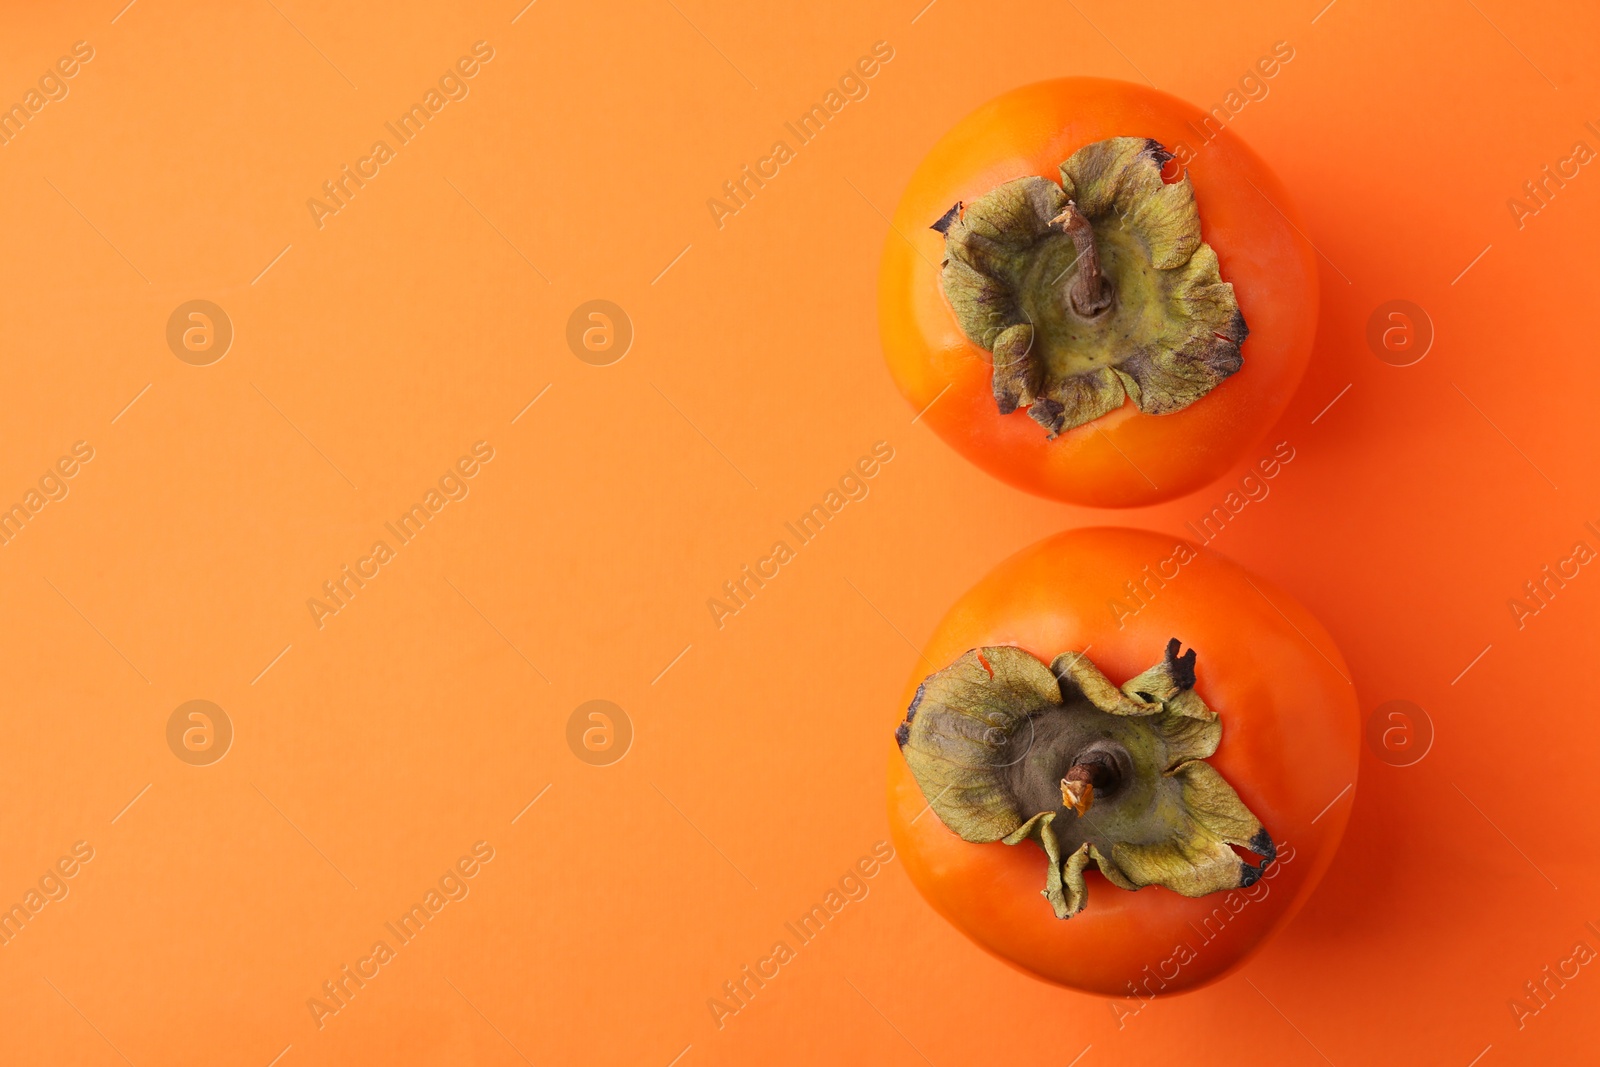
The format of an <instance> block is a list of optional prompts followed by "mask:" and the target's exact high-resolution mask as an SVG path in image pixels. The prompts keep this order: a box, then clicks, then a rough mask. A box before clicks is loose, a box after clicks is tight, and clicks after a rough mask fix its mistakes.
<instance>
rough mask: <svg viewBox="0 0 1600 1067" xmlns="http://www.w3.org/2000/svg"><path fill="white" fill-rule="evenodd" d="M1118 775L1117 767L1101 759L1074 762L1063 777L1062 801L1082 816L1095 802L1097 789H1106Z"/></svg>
mask: <svg viewBox="0 0 1600 1067" xmlns="http://www.w3.org/2000/svg"><path fill="white" fill-rule="evenodd" d="M1117 777H1118V775H1117V771H1116V768H1114V767H1112V766H1111V765H1110V764H1108V763H1104V762H1102V761H1100V760H1090V761H1088V762H1084V763H1074V764H1073V765H1072V766H1071V767H1069V768H1067V774H1066V777H1064V778H1062V779H1061V803H1062V804H1063V805H1065V806H1066V807H1069V808H1071V809H1072V810H1073V811H1074V812H1076V813H1077V815H1078V817H1079V818H1082V817H1083V816H1084V815H1085V814H1087V813H1088V811H1089V806H1090V805H1091V804H1093V803H1094V792H1095V789H1096V788H1099V789H1101V790H1105V789H1106V788H1108V787H1110V786H1111V785H1113V784H1114V783H1115V781H1116V779H1117Z"/></svg>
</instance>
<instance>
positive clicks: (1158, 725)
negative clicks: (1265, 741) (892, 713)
mask: <svg viewBox="0 0 1600 1067" xmlns="http://www.w3.org/2000/svg"><path fill="white" fill-rule="evenodd" d="M1181 647H1182V646H1181V644H1180V642H1179V641H1178V639H1177V638H1173V639H1172V640H1171V641H1169V642H1168V643H1167V646H1166V649H1165V651H1164V654H1163V657H1162V659H1161V661H1160V662H1159V663H1157V664H1156V665H1155V666H1153V667H1151V668H1149V669H1148V670H1146V671H1144V672H1143V673H1141V674H1139V675H1138V676H1137V677H1134V678H1132V679H1130V680H1129V681H1127V682H1126V683H1124V684H1123V685H1122V686H1121V687H1118V686H1116V685H1113V684H1112V682H1111V681H1110V680H1109V679H1108V678H1106V676H1105V675H1104V674H1102V673H1101V672H1100V670H1099V669H1098V668H1097V667H1096V666H1095V665H1094V663H1093V662H1091V661H1090V659H1089V658H1088V656H1086V655H1084V654H1083V653H1080V652H1063V653H1062V654H1060V655H1059V656H1057V657H1056V658H1055V659H1054V660H1053V661H1052V662H1051V663H1050V665H1049V666H1048V667H1047V666H1046V665H1045V664H1044V663H1042V662H1040V661H1039V660H1038V659H1036V658H1035V657H1034V656H1032V655H1030V654H1029V653H1027V652H1025V651H1023V650H1022V649H1019V648H1015V647H1012V646H1008V645H997V646H990V647H985V648H978V649H972V650H970V651H968V652H966V653H964V654H963V655H962V656H960V657H959V658H958V659H957V660H956V661H955V662H954V663H952V664H950V665H949V666H947V667H944V668H942V669H941V670H938V671H935V672H934V673H933V674H931V675H929V676H928V677H927V679H926V680H924V681H923V683H922V685H921V686H919V687H918V689H917V693H916V697H915V698H914V699H913V700H912V702H911V706H910V709H909V710H908V711H907V712H906V717H905V721H904V722H902V723H901V724H900V725H899V726H898V727H897V728H896V730H895V740H896V741H897V742H898V744H899V746H900V751H901V753H902V755H903V756H904V757H905V760H906V763H907V765H908V766H909V767H910V769H911V772H912V774H913V775H914V776H915V778H916V781H917V784H918V786H919V787H920V788H921V790H922V792H923V795H924V796H925V797H926V798H927V801H928V805H929V807H930V808H931V809H932V810H933V812H934V814H935V815H937V816H938V817H939V819H940V821H941V822H943V823H944V825H945V826H946V827H948V828H949V829H950V830H952V831H953V832H955V833H956V834H957V835H959V836H960V837H961V838H962V839H963V840H965V841H970V842H976V843H987V842H993V841H1002V842H1004V843H1005V844H1008V845H1016V844H1020V843H1021V842H1023V841H1025V840H1032V841H1034V842H1035V843H1036V844H1038V846H1039V847H1040V848H1042V849H1043V850H1044V852H1045V854H1046V855H1047V856H1048V857H1049V861H1050V862H1049V867H1048V869H1047V871H1046V877H1045V886H1044V889H1043V890H1042V893H1043V895H1044V896H1045V898H1046V899H1047V900H1048V901H1049V902H1050V906H1051V907H1052V908H1053V909H1054V911H1055V915H1056V917H1057V918H1060V919H1070V918H1071V917H1072V916H1074V915H1077V914H1078V913H1079V912H1081V911H1082V910H1083V909H1084V908H1085V907H1086V906H1087V905H1088V891H1087V887H1086V886H1085V883H1084V878H1083V872H1084V870H1085V868H1087V867H1088V866H1089V864H1090V863H1093V864H1094V865H1095V866H1096V867H1097V868H1098V869H1099V871H1100V873H1101V874H1103V875H1105V877H1106V880H1107V881H1109V882H1110V883H1111V884H1112V885H1114V886H1116V887H1118V888H1120V889H1125V890H1136V889H1140V888H1142V887H1144V886H1147V885H1159V886H1164V887H1165V888H1167V889H1170V890H1172V891H1173V892H1176V893H1180V894H1182V895H1183V896H1189V897H1198V896H1204V895H1206V894H1208V893H1216V892H1221V891H1224V890H1229V889H1237V888H1241V887H1245V886H1250V885H1253V884H1254V883H1255V881H1256V880H1257V879H1259V878H1260V877H1261V875H1262V874H1263V872H1265V871H1266V869H1267V866H1268V865H1269V864H1270V863H1272V861H1273V859H1274V858H1275V857H1276V855H1277V849H1276V846H1275V845H1274V844H1273V840H1272V837H1271V835H1270V834H1269V833H1268V832H1267V830H1266V828H1265V827H1263V826H1262V825H1261V822H1260V820H1259V819H1257V818H1256V816H1255V815H1254V814H1253V813H1252V812H1251V811H1250V810H1249V808H1247V807H1246V806H1245V804H1244V802H1243V801H1242V800H1240V799H1239V795H1238V793H1236V792H1235V791H1234V789H1233V787H1232V786H1231V785H1229V784H1228V782H1227V781H1226V780H1224V779H1223V777H1222V775H1221V774H1219V773H1218V772H1217V771H1216V770H1215V769H1214V768H1213V767H1212V766H1211V765H1210V764H1208V763H1206V762H1205V760H1206V759H1207V758H1208V757H1210V756H1211V755H1213V754H1214V753H1215V752H1216V750H1217V746H1218V745H1219V744H1220V743H1221V740H1222V722H1221V719H1220V717H1219V716H1218V715H1217V713H1216V712H1214V711H1212V710H1211V709H1210V708H1208V707H1207V706H1206V705H1205V702H1204V701H1203V700H1201V699H1200V696H1199V694H1198V693H1196V692H1195V689H1194V685H1195V659H1196V657H1195V652H1194V650H1193V649H1190V650H1189V651H1188V652H1185V653H1183V654H1182V655H1180V654H1179V650H1180V648H1181ZM1236 845H1237V846H1241V847H1243V848H1247V849H1249V850H1250V851H1251V852H1253V853H1255V854H1256V855H1257V856H1259V857H1261V861H1260V863H1259V864H1252V863H1248V862H1246V861H1245V860H1243V859H1241V858H1240V856H1239V854H1238V853H1237V852H1235V851H1234V848H1233V846H1236Z"/></svg>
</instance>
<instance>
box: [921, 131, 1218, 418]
mask: <svg viewBox="0 0 1600 1067" xmlns="http://www.w3.org/2000/svg"><path fill="white" fill-rule="evenodd" d="M1172 158H1173V157H1172V154H1171V153H1170V152H1168V151H1167V150H1166V149H1165V148H1163V147H1162V146H1161V145H1160V144H1159V143H1157V142H1155V141H1152V140H1150V139H1148V138H1144V137H1113V138H1111V139H1110V140H1106V141H1099V142H1097V143H1095V144H1091V145H1087V146H1085V147H1084V148H1081V149H1079V150H1078V151H1077V152H1074V153H1073V154H1072V156H1071V158H1069V159H1068V160H1067V161H1066V162H1065V163H1063V164H1061V184H1060V185H1057V184H1056V183H1055V182H1052V181H1049V180H1048V179H1045V178H1039V177H1027V178H1018V179H1016V180H1015V181H1010V182H1006V183H1005V184H1004V185H1001V186H999V187H998V188H996V189H993V190H991V191H990V192H988V193H986V194H985V195H984V196H982V197H980V198H979V199H978V200H976V201H974V202H972V203H970V204H966V205H962V204H957V205H956V206H955V207H954V208H952V209H951V210H950V211H949V212H947V213H946V214H945V216H944V217H943V218H941V219H940V220H939V221H938V222H936V223H934V226H933V228H934V229H936V230H938V231H939V232H941V233H943V234H944V236H945V260H944V264H943V266H942V267H941V270H940V279H941V282H942V284H943V287H944V293H945V296H946V297H947V298H948V299H949V301H950V306H951V308H952V309H954V311H955V313H956V319H957V320H958V321H959V322H960V324H961V329H962V331H963V332H964V333H965V334H966V335H967V337H968V339H970V340H971V341H972V342H973V343H974V344H977V345H981V346H982V347H983V348H986V349H988V350H989V351H990V352H991V353H993V355H994V397H995V401H996V402H997V403H998V405H999V408H1000V413H1001V414H1002V415H1009V414H1010V413H1011V412H1013V411H1015V410H1016V409H1017V408H1018V407H1019V406H1026V407H1027V409H1028V414H1029V415H1031V416H1032V417H1033V419H1034V420H1035V421H1036V422H1038V423H1039V424H1040V425H1042V426H1043V427H1044V428H1045V429H1046V430H1048V431H1049V432H1050V435H1051V436H1052V437H1054V436H1055V435H1056V434H1058V433H1061V432H1062V431H1063V430H1070V429H1072V428H1073V427H1075V426H1082V425H1083V424H1084V423H1087V422H1089V421H1091V420H1093V419H1097V418H1099V417H1100V416H1101V415H1104V414H1106V413H1107V412H1109V411H1114V410H1115V409H1116V408H1118V407H1120V406H1121V405H1122V403H1123V401H1124V400H1125V399H1131V400H1132V401H1133V403H1134V404H1135V405H1136V406H1137V407H1138V408H1139V410H1140V411H1143V412H1145V413H1147V414H1151V415H1164V414H1167V413H1169V412H1173V411H1178V410H1180V409H1182V408H1185V407H1188V406H1189V405H1190V404H1192V403H1194V402H1195V401H1196V400H1199V399H1200V398H1201V397H1203V396H1205V395H1206V394H1207V393H1208V392H1210V391H1211V390H1212V389H1213V388H1214V387H1215V386H1216V385H1217V384H1218V383H1219V382H1221V381H1222V380H1223V379H1224V378H1226V377H1228V376H1229V375H1230V374H1233V373H1234V372H1235V371H1237V370H1238V369H1239V367H1240V366H1241V363H1242V360H1241V357H1240V352H1239V347H1240V345H1242V344H1243V343H1244V339H1245V337H1246V335H1247V334H1248V333H1249V330H1248V329H1247V328H1246V326H1245V323H1244V316H1243V315H1241V314H1240V313H1239V303H1238V301H1237V300H1236V299H1235V298H1234V293H1233V286H1232V285H1231V284H1229V283H1228V282H1225V281H1223V280H1222V278H1221V275H1220V274H1219V273H1218V270H1217V255H1216V253H1215V252H1213V251H1212V250H1211V246H1210V245H1207V244H1206V243H1205V242H1203V241H1202V240H1201V239H1200V214H1199V211H1198V209H1197V208H1196V206H1195V200H1194V188H1193V186H1192V185H1191V184H1190V182H1189V177H1188V175H1187V174H1185V175H1184V176H1183V177H1182V178H1181V179H1179V180H1178V181H1175V182H1172V183H1170V184H1168V183H1166V182H1163V181H1162V179H1161V170H1162V167H1164V166H1165V165H1166V163H1167V161H1168V160H1170V159H1172Z"/></svg>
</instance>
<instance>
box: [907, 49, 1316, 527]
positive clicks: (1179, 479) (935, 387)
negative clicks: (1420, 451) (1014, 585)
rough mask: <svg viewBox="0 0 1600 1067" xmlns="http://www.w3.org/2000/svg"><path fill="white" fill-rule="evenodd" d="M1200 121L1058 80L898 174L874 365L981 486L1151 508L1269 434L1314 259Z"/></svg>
mask: <svg viewBox="0 0 1600 1067" xmlns="http://www.w3.org/2000/svg"><path fill="white" fill-rule="evenodd" d="M1208 121H1211V122H1213V124H1214V120H1211V119H1209V116H1207V115H1206V114H1205V113H1203V112H1201V111H1200V110H1199V109H1197V108H1195V107H1192V106H1190V105H1188V104H1186V103H1184V102H1183V101H1181V100H1178V99H1176V98H1175V97H1171V96H1168V95H1166V94H1165V93H1160V92H1157V91H1156V90H1154V89H1147V88H1145V87H1143V86H1138V85H1129V84H1126V83H1123V82H1116V81H1108V80H1104V79H1098V78H1063V79H1060V80H1056V81H1048V82H1041V83H1039V84H1036V85H1030V86H1027V87H1025V88H1021V89H1017V90H1015V91H1013V92H1009V93H1006V94H1005V95H1003V96H1001V97H999V98H997V99H995V100H993V101H991V102H989V103H988V104H986V105H984V106H983V107H981V108H979V109H978V110H977V111H975V112H974V113H973V114H971V115H969V116H968V117H967V118H965V119H963V120H962V121H961V122H959V123H958V124H957V125H956V126H955V128H954V129H952V130H951V131H950V132H949V133H948V134H946V135H945V136H944V138H943V139H941V140H940V141H939V142H938V144H936V145H935V146H934V147H933V149H932V151H930V152H929V153H928V156H927V158H926V159H924V160H923V162H922V164H921V165H920V166H919V167H918V168H917V170H916V173H915V174H914V175H913V177H912V179H911V182H910V185H909V186H908V187H907V189H906V191H905V194H904V196H903V197H902V198H901V200H900V205H899V207H898V208H897V210H896V212H895V216H894V220H893V225H892V227H891V230H890V233H889V236H888V237H887V239H886V244H885V247H884V253H883V262H882V268H881V271H880V275H879V322H880V330H881V334H882V340H883V347H884V352H885V355H886V357H887V359H888V363H889V368H890V371H891V373H892V374H893V376H894V378H895V381H896V382H897V384H898V385H899V387H900V390H901V392H903V393H904V394H905V396H906V398H907V399H908V400H909V401H910V402H911V405H912V406H913V407H914V408H916V409H917V410H918V411H919V412H921V413H922V416H921V418H922V421H925V422H926V423H927V424H928V425H929V426H931V427H932V428H933V430H934V431H935V432H936V433H938V434H939V435H940V436H941V437H943V438H944V439H945V440H946V441H947V442H949V443H950V444H951V445H952V446H953V447H955V448H956V450H957V451H959V452H961V453H962V454H963V455H965V456H966V457H967V458H968V459H970V460H972V461H973V462H974V463H976V464H977V465H978V466H980V467H982V468H983V469H985V470H987V471H988V472H989V473H991V474H993V475H995V476H996V477H998V478H1001V479H1002V480H1004V481H1006V482H1009V483H1010V484H1012V485H1015V486H1017V487H1019V488H1022V489H1026V490H1028V491H1029V492H1033V493H1037V494H1040V495H1042V496H1048V497H1054V498H1057V499H1060V500H1065V501H1071V502H1074V503H1079V504H1089V505H1094V506H1099V507H1128V506H1136V505H1144V504H1150V503H1155V502H1158V501H1162V500H1167V499H1171V498H1173V497H1176V496H1180V495H1182V494H1184V493H1187V492H1190V491H1192V490H1194V489H1197V488H1199V487H1200V486H1202V485H1204V484H1205V483H1207V482H1209V481H1211V480H1213V479H1215V478H1217V477H1218V476H1220V475H1221V474H1222V473H1224V472H1225V471H1226V470H1227V469H1228V468H1229V467H1230V466H1232V465H1233V464H1234V463H1235V462H1236V461H1237V460H1238V459H1239V458H1240V457H1241V456H1242V455H1243V454H1244V453H1245V451H1246V450H1247V449H1248V448H1249V447H1250V446H1251V445H1252V444H1254V443H1255V442H1256V441H1257V440H1258V439H1259V438H1260V436H1261V435H1262V434H1264V433H1265V432H1266V430H1267V429H1268V428H1269V427H1270V426H1271V425H1272V423H1273V422H1274V421H1275V420H1276V419H1277V417H1278V416H1279V414H1281V413H1282V411H1283V409H1284V407H1285V405H1287V404H1288V402H1289V400H1290V398H1291V396H1292V395H1293V393H1294V391H1295V388H1296V387H1297V385H1298V384H1299V382H1300V379H1301V377H1302V376H1303V374H1304V372H1305V369H1306V365H1307V362H1308V360H1309V357H1310V352H1311V344H1312V340H1313V336H1314V334H1315V330H1316V318H1317V264H1316V258H1315V252H1314V250H1313V249H1312V247H1311V246H1310V244H1309V243H1308V242H1307V240H1306V238H1305V237H1304V236H1303V235H1302V234H1301V232H1300V230H1299V228H1298V227H1297V226H1296V225H1295V223H1294V222H1293V221H1291V219H1290V216H1289V214H1287V212H1289V211H1290V210H1292V209H1291V208H1290V205H1289V198H1288V195H1287V193H1286V191H1285V190H1284V188H1283V186H1282V185H1281V184H1280V183H1279V182H1278V181H1277V179H1276V178H1274V177H1273V175H1272V173H1271V172H1270V171H1269V170H1268V169H1267V166H1266V165H1265V164H1264V163H1263V162H1262V161H1261V160H1260V159H1259V158H1258V157H1257V156H1256V155H1255V154H1254V153H1253V152H1251V151H1250V150H1249V149H1248V148H1246V147H1245V146H1244V145H1243V144H1242V143H1240V142H1239V140H1238V139H1237V138H1236V137H1234V136H1233V134H1232V133H1231V132H1230V131H1225V130H1224V131H1221V132H1214V133H1213V132H1211V131H1208V128H1207V127H1206V126H1205V123H1206V122H1208ZM1203 131H1206V133H1207V135H1208V136H1209V139H1208V140H1206V141H1204V142H1199V139H1198V137H1197V134H1200V133H1202V132H1203ZM1189 142H1197V143H1200V147H1199V148H1198V149H1196V148H1191V147H1189ZM1175 151H1176V152H1177V153H1178V154H1177V155H1176V156H1175V155H1174V152H1175Z"/></svg>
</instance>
